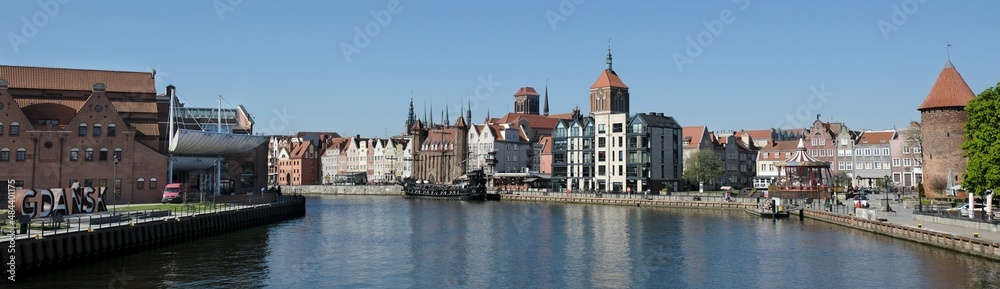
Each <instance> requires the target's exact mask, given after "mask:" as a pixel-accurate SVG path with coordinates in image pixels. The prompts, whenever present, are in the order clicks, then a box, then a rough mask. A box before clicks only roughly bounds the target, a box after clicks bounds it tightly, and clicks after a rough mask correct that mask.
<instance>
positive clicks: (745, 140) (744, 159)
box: [683, 126, 778, 190]
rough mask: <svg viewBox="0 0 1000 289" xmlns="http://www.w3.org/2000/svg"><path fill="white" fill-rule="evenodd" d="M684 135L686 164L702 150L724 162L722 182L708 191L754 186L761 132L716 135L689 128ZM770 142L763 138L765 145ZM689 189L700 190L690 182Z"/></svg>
mask: <svg viewBox="0 0 1000 289" xmlns="http://www.w3.org/2000/svg"><path fill="white" fill-rule="evenodd" d="M762 132H763V131H762ZM683 134H684V138H683V147H684V156H683V159H684V162H687V160H688V159H690V158H691V155H693V154H695V153H696V152H698V151H701V150H710V151H712V152H713V153H715V156H716V157H718V158H719V160H722V164H723V174H722V176H720V177H719V179H717V180H714V181H711V182H709V183H707V184H705V185H706V186H707V187H708V189H717V188H720V187H723V186H727V187H732V188H737V189H741V188H746V187H749V186H750V185H751V183H752V182H753V179H754V176H755V175H756V171H755V168H756V163H757V151H758V150H759V149H760V148H759V147H758V144H759V143H760V142H759V141H757V139H756V138H754V135H761V133H759V132H758V131H752V132H751V131H740V132H722V133H713V132H709V130H708V127H705V126H688V127H684V128H683ZM775 134H778V132H775ZM770 138H771V137H770V136H769V137H766V138H765V137H763V136H761V137H760V139H763V140H765V143H766V142H767V139H770ZM685 188H686V189H689V190H696V189H698V184H697V183H694V182H688V183H687V185H686V186H685Z"/></svg>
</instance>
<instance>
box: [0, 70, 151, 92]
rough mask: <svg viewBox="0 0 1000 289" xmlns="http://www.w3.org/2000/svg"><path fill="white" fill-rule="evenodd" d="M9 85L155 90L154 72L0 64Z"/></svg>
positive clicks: (48, 87)
mask: <svg viewBox="0 0 1000 289" xmlns="http://www.w3.org/2000/svg"><path fill="white" fill-rule="evenodd" d="M0 79H6V80H7V81H8V82H10V88H22V89H46V90H75V91H91V90H93V88H94V84H95V83H98V82H100V83H104V85H106V86H107V89H106V91H108V92H133V93H154V94H155V93H156V84H155V82H154V78H153V73H151V72H133V71H109V70H89V69H71V68H49V67H29V66H11V65H0Z"/></svg>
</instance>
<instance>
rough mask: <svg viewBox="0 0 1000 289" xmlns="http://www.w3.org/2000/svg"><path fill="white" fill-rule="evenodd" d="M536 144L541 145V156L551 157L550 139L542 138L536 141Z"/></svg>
mask: <svg viewBox="0 0 1000 289" xmlns="http://www.w3.org/2000/svg"><path fill="white" fill-rule="evenodd" d="M538 143H540V144H542V154H543V155H551V154H552V137H551V136H543V137H542V138H541V139H539V140H538Z"/></svg>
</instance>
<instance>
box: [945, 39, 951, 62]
mask: <svg viewBox="0 0 1000 289" xmlns="http://www.w3.org/2000/svg"><path fill="white" fill-rule="evenodd" d="M944 43H945V44H947V45H948V46H947V47H945V49H946V50H947V51H948V62H951V41H945V42H944Z"/></svg>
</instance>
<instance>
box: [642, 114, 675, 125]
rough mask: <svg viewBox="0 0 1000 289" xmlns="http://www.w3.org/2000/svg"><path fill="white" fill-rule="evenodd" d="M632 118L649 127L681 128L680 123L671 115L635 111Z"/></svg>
mask: <svg viewBox="0 0 1000 289" xmlns="http://www.w3.org/2000/svg"><path fill="white" fill-rule="evenodd" d="M634 120H640V121H642V123H644V124H646V126H649V127H663V128H681V125H680V124H678V123H677V120H675V119H674V118H673V117H670V116H664V115H662V114H660V113H657V114H647V113H637V114H635V116H634V118H633V121H634Z"/></svg>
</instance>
